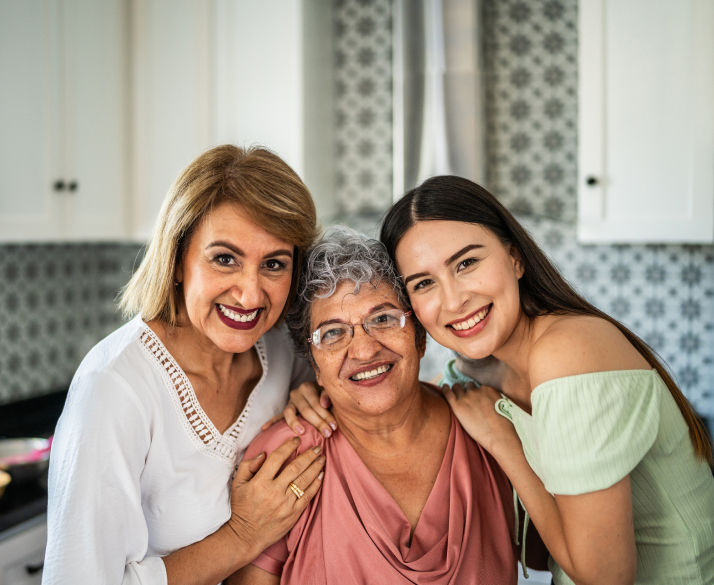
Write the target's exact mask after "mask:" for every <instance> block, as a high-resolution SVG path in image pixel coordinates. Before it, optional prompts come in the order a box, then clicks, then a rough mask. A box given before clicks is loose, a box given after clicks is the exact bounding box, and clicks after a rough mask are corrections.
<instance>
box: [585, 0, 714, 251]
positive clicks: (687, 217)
mask: <svg viewBox="0 0 714 585" xmlns="http://www.w3.org/2000/svg"><path fill="white" fill-rule="evenodd" d="M578 132H579V172H578V175H579V176H578V180H579V185H578V238H579V240H580V241H582V242H589V243H598V242H603V243H604V242H608V243H612V242H712V241H714V2H712V1H711V0H677V1H676V2H672V1H665V0H658V1H654V2H653V1H652V0H581V1H580V3H579V123H578Z"/></svg>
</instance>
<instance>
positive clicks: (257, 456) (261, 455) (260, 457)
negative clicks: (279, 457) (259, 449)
mask: <svg viewBox="0 0 714 585" xmlns="http://www.w3.org/2000/svg"><path fill="white" fill-rule="evenodd" d="M263 457H265V453H258V454H257V455H256V456H255V458H256V459H262V458H263Z"/></svg>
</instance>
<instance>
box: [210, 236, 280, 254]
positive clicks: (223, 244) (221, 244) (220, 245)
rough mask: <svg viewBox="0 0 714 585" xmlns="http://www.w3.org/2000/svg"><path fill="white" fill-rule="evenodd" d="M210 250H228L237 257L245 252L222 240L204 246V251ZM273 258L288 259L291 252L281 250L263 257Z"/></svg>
mask: <svg viewBox="0 0 714 585" xmlns="http://www.w3.org/2000/svg"><path fill="white" fill-rule="evenodd" d="M210 248H228V249H229V250H230V251H231V252H233V253H234V254H236V255H238V256H245V252H244V251H243V250H241V249H240V248H239V247H238V246H234V245H233V244H231V243H229V242H225V241H223V240H216V241H215V242H211V243H210V244H208V245H207V246H206V250H208V249H210ZM275 256H289V257H290V258H292V257H293V251H292V250H284V249H282V248H280V249H278V250H273V251H272V252H270V253H268V254H266V255H265V256H263V257H264V258H274V257H275Z"/></svg>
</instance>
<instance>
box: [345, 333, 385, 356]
mask: <svg viewBox="0 0 714 585" xmlns="http://www.w3.org/2000/svg"><path fill="white" fill-rule="evenodd" d="M381 349H382V344H381V343H380V342H379V341H377V340H376V339H375V338H374V337H372V336H371V335H369V334H368V333H367V332H366V331H365V330H364V328H363V327H362V326H361V325H355V326H354V335H353V336H352V340H351V341H350V344H349V346H348V348H347V352H348V354H349V356H350V357H351V358H353V359H356V360H361V361H367V360H369V359H371V358H372V357H374V356H375V355H376V354H377V353H379V351H380V350H381Z"/></svg>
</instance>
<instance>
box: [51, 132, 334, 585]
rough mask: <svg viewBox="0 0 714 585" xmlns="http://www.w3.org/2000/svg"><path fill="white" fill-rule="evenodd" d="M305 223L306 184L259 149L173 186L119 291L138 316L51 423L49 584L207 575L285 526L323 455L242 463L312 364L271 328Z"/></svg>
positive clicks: (247, 556) (224, 569)
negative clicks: (53, 431) (297, 493)
mask: <svg viewBox="0 0 714 585" xmlns="http://www.w3.org/2000/svg"><path fill="white" fill-rule="evenodd" d="M315 235H316V219H315V208H314V204H313V202H312V199H311V197H310V194H309V192H308V190H307V188H306V187H305V185H304V184H303V183H302V181H301V180H300V179H299V177H298V176H297V175H296V174H295V173H294V172H293V170H292V169H291V168H290V167H289V166H288V165H287V164H286V163H285V162H284V161H282V160H281V159H280V158H279V157H277V156H276V155H274V154H273V153H271V152H269V151H267V150H265V149H262V148H256V149H249V150H244V149H241V148H237V147H234V146H230V145H226V146H219V147H217V148H214V149H212V150H209V151H208V152H206V153H204V154H203V155H201V156H200V157H198V158H197V159H196V160H195V161H194V162H193V163H191V164H190V165H189V166H188V167H187V168H186V170H185V171H184V172H183V173H182V174H181V175H180V177H179V178H178V179H177V180H176V182H175V184H174V185H173V187H172V188H171V190H170V191H169V193H168V194H167V196H166V199H165V201H164V204H163V206H162V209H161V212H160V215H159V218H158V222H157V224H156V229H155V232H154V235H153V237H152V239H151V242H150V243H149V245H148V248H147V251H146V254H145V256H144V258H143V260H142V262H141V265H140V266H139V268H138V270H137V271H136V273H135V274H134V276H133V277H132V278H131V280H130V281H129V283H128V285H127V286H126V288H125V290H124V292H123V296H122V298H121V306H122V307H123V309H124V310H125V312H126V313H127V314H128V315H131V316H133V318H132V319H131V320H130V321H129V322H128V323H127V324H126V325H124V326H123V327H121V328H119V329H118V330H117V331H115V332H114V333H112V334H110V335H109V336H108V337H106V338H105V339H104V340H102V341H100V342H99V343H98V344H97V346H96V347H94V348H93V349H92V350H91V351H90V352H89V354H88V355H87V356H86V358H85V359H84V360H83V362H82V363H81V365H80V366H79V368H78V370H77V372H76V374H75V376H74V379H73V381H72V384H71V387H70V390H69V394H68V398H67V403H66V406H65V409H64V412H63V414H62V416H61V418H60V421H59V423H58V426H57V430H56V434H55V439H54V443H53V448H52V457H51V461H50V475H49V510H48V544H47V553H46V559H45V569H44V577H43V583H45V584H47V585H54V584H60V583H62V584H65V583H66V584H75V583H104V584H120V583H122V584H127V585H128V584H135V583H136V584H138V583H168V584H170V585H173V584H178V583H204V584H216V583H219V582H220V581H222V580H223V579H224V578H225V577H226V576H228V575H229V574H231V573H233V572H234V571H236V570H237V569H238V568H240V567H241V566H244V565H245V564H247V563H249V562H250V561H251V560H252V559H253V558H254V557H255V556H257V555H258V553H260V552H261V551H262V550H263V549H264V548H265V547H266V546H268V545H270V544H272V543H273V542H275V541H276V540H278V539H279V538H280V537H282V536H283V535H284V534H285V533H286V532H287V531H288V529H290V528H291V527H292V525H293V524H294V523H295V522H296V520H297V519H298V517H299V515H300V513H301V512H302V511H303V510H304V509H305V507H306V506H307V505H308V503H309V501H310V499H311V498H312V496H313V495H314V494H315V493H316V492H317V490H318V488H319V486H320V481H321V478H322V473H321V468H322V465H323V457H322V456H321V455H320V454H319V449H318V450H313V449H307V450H306V452H305V453H304V454H302V455H300V456H299V457H297V458H296V459H294V460H293V461H292V462H291V463H290V464H289V465H287V466H285V467H284V468H283V463H284V462H285V461H286V460H287V459H288V458H289V457H291V456H292V455H293V454H294V452H295V449H296V448H297V445H298V443H297V441H295V440H292V439H289V440H287V441H286V442H284V443H283V444H282V445H281V446H280V447H279V448H278V449H277V450H276V451H275V452H274V453H273V454H271V455H270V456H268V457H266V456H265V454H263V453H259V454H257V455H256V456H255V457H253V458H251V459H250V460H244V461H242V462H241V458H242V456H243V453H244V451H245V449H246V447H247V446H248V444H249V443H250V441H251V440H252V439H253V437H254V436H255V435H256V434H257V432H258V431H259V429H260V425H261V424H262V423H263V422H264V421H265V420H266V419H268V418H270V417H271V416H273V415H274V414H275V413H277V412H279V411H280V410H281V409H282V407H283V406H284V404H285V401H286V395H287V391H288V390H289V388H291V387H295V386H296V385H298V384H299V383H300V382H302V381H304V380H307V379H310V378H311V376H312V373H311V370H310V368H309V366H308V364H307V363H306V362H304V361H303V360H301V359H298V358H296V357H295V356H294V355H293V351H292V348H291V346H290V343H289V342H288V339H287V337H286V332H285V330H284V328H283V327H280V326H278V325H279V323H280V322H281V320H282V316H283V313H284V312H285V310H286V307H287V306H288V303H289V301H290V298H291V296H292V294H293V291H294V287H295V283H296V278H297V276H298V274H299V270H300V264H301V259H302V254H303V251H304V250H305V248H306V247H307V246H308V245H310V243H311V242H312V240H313V238H314V237H315ZM236 466H237V470H236ZM292 486H296V487H297V488H298V489H300V490H301V491H302V492H304V493H305V495H304V497H302V498H300V499H298V498H297V497H296V496H295V491H294V489H292Z"/></svg>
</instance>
